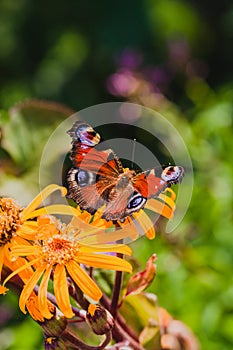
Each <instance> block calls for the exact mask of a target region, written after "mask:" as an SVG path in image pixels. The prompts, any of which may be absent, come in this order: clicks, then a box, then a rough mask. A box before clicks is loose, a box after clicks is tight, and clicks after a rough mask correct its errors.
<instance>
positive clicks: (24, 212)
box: [0, 185, 79, 278]
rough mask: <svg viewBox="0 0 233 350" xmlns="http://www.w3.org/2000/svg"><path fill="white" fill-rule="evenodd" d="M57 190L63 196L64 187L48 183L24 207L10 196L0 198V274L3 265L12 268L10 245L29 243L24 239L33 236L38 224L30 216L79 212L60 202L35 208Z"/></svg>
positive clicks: (75, 213)
mask: <svg viewBox="0 0 233 350" xmlns="http://www.w3.org/2000/svg"><path fill="white" fill-rule="evenodd" d="M57 190H60V191H61V193H62V195H63V196H65V195H66V189H65V188H64V187H61V186H57V185H49V186H47V187H46V188H45V189H44V190H43V191H41V192H40V193H39V194H38V196H36V197H35V199H33V201H32V202H31V203H30V204H29V205H28V206H27V207H26V208H21V207H20V206H19V205H18V204H17V203H16V202H15V201H14V200H13V199H11V198H0V275H1V271H2V267H3V265H6V266H7V267H8V268H10V269H11V270H12V269H13V268H14V267H13V266H12V261H11V259H10V257H9V252H10V250H11V247H12V246H13V245H17V244H29V243H28V242H26V241H25V239H30V238H33V234H34V232H35V230H36V229H37V226H38V224H37V222H36V221H32V220H31V219H32V218H36V217H38V216H39V215H43V214H66V215H78V214H79V211H77V210H76V209H75V208H71V207H69V206H68V205H61V204H57V205H50V206H47V207H46V206H45V207H43V208H40V209H36V208H37V207H38V206H39V205H40V204H41V203H42V201H43V200H44V199H46V198H47V197H48V196H49V195H50V194H51V193H53V192H54V191H57ZM20 277H21V278H22V276H20Z"/></svg>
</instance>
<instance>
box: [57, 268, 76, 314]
mask: <svg viewBox="0 0 233 350" xmlns="http://www.w3.org/2000/svg"><path fill="white" fill-rule="evenodd" d="M54 294H55V297H56V300H57V304H58V306H59V308H60V309H61V312H62V313H63V314H64V316H65V317H67V318H71V317H73V316H74V313H73V311H72V309H71V305H70V297H69V290H68V285H67V280H66V270H65V267H64V265H60V264H57V265H56V267H55V271H54Z"/></svg>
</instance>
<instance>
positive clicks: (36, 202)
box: [22, 184, 67, 221]
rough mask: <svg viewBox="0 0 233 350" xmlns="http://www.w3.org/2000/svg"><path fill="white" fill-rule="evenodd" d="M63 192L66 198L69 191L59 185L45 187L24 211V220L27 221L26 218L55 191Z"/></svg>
mask: <svg viewBox="0 0 233 350" xmlns="http://www.w3.org/2000/svg"><path fill="white" fill-rule="evenodd" d="M57 190H59V191H61V195H62V196H65V195H66V193H67V189H66V188H65V187H62V186H58V185H53V184H51V185H48V186H47V187H45V188H44V189H43V190H42V191H41V192H40V193H39V194H38V195H37V196H36V197H35V198H34V199H33V200H32V201H31V203H30V204H29V205H28V206H27V207H26V208H25V209H24V210H23V212H22V220H23V221H24V220H25V217H27V215H28V214H29V213H31V212H32V211H34V210H35V209H36V208H38V206H39V205H40V204H41V203H42V202H43V200H44V199H46V198H47V197H48V196H50V194H52V193H53V192H55V191H57Z"/></svg>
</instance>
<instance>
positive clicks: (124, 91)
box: [107, 69, 139, 97]
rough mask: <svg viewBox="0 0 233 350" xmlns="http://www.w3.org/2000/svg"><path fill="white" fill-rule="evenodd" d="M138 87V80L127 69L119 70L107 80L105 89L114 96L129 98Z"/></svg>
mask: <svg viewBox="0 0 233 350" xmlns="http://www.w3.org/2000/svg"><path fill="white" fill-rule="evenodd" d="M138 85H139V82H138V79H137V78H136V77H135V76H134V74H133V72H131V71H130V70H127V69H119V70H118V71H117V72H116V73H114V74H112V75H110V77H109V78H108V79H107V89H108V91H109V92H110V93H111V94H112V95H115V96H119V95H120V96H124V97H127V96H130V95H131V94H132V93H133V92H134V91H135V90H136V89H137V87H138Z"/></svg>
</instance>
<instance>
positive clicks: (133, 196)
mask: <svg viewBox="0 0 233 350" xmlns="http://www.w3.org/2000/svg"><path fill="white" fill-rule="evenodd" d="M67 133H68V134H69V135H70V136H71V138H72V142H71V144H72V149H71V152H70V159H71V161H72V164H73V166H72V168H71V169H70V170H69V172H68V174H67V184H68V196H67V197H68V198H71V199H73V200H74V201H75V202H76V203H77V204H78V205H79V207H80V208H81V209H83V210H86V211H87V212H89V213H90V214H94V213H95V212H96V210H97V209H99V208H100V207H102V206H103V205H105V207H104V211H103V214H102V218H104V219H106V220H107V221H109V220H112V221H116V220H121V221H124V220H125V218H126V217H127V216H130V215H131V214H132V213H134V212H137V211H139V210H140V209H142V208H143V207H144V206H145V205H146V202H147V200H148V199H149V198H156V197H158V196H159V194H160V193H161V192H163V191H164V190H165V189H166V188H168V187H170V186H171V185H172V184H176V183H178V182H180V181H181V179H182V177H183V176H184V168H183V167H181V166H173V165H169V166H166V167H164V168H162V169H160V170H159V171H158V169H157V168H153V169H150V170H146V171H143V172H139V173H138V172H137V171H136V170H133V169H128V168H123V165H122V163H121V161H120V159H119V158H118V157H117V156H116V155H115V153H114V152H113V150H112V149H106V150H99V149H97V145H98V144H99V143H100V140H101V138H100V135H99V134H98V133H97V132H96V131H95V130H94V129H93V128H92V127H91V126H90V125H89V124H87V123H85V122H81V121H77V122H75V123H74V124H73V126H72V128H71V129H70V130H68V131H67Z"/></svg>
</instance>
